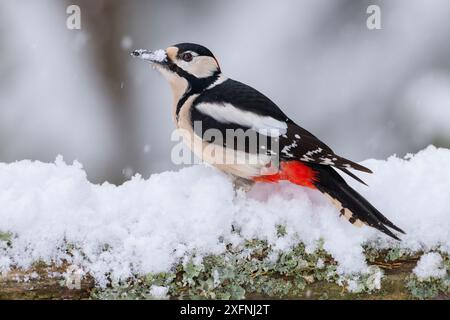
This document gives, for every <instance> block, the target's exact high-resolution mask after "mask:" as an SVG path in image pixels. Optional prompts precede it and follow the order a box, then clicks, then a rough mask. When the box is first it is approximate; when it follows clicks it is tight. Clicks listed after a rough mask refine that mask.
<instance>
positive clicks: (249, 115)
mask: <svg viewBox="0 0 450 320" xmlns="http://www.w3.org/2000/svg"><path fill="white" fill-rule="evenodd" d="M195 107H196V108H197V110H198V111H200V112H201V113H203V114H205V115H208V116H210V117H212V118H214V119H216V120H217V121H219V122H222V123H236V124H239V125H242V126H244V127H249V128H251V129H253V130H256V131H258V132H261V133H262V132H263V131H264V132H266V133H273V132H278V134H277V135H278V136H280V135H282V134H285V133H286V131H287V124H286V123H285V122H283V121H279V120H277V119H274V118H272V117H269V116H260V115H257V114H255V113H253V112H248V111H244V110H241V109H239V108H236V107H235V106H233V105H232V104H229V103H224V104H214V103H200V104H198V105H197V106H195ZM271 135H272V136H273V134H271Z"/></svg>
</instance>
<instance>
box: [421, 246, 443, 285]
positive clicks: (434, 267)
mask: <svg viewBox="0 0 450 320" xmlns="http://www.w3.org/2000/svg"><path fill="white" fill-rule="evenodd" d="M413 273H414V274H415V275H416V276H417V278H419V279H420V280H424V279H429V278H437V279H440V278H443V277H445V275H446V274H447V271H446V270H445V268H443V265H442V257H441V255H440V254H439V253H437V252H430V253H427V254H424V255H423V256H422V257H420V260H419V262H417V266H416V267H415V268H414V270H413Z"/></svg>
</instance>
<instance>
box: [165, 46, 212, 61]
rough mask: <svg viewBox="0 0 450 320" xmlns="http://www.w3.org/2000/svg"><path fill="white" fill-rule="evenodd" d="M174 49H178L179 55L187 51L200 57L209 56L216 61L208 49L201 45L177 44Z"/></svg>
mask: <svg viewBox="0 0 450 320" xmlns="http://www.w3.org/2000/svg"><path fill="white" fill-rule="evenodd" d="M174 47H177V48H178V54H181V53H183V52H186V51H192V52H196V53H198V55H199V56H207V57H212V58H214V59H215V57H214V55H213V54H212V52H211V51H210V50H209V49H208V48H206V47H204V46H201V45H199V44H195V43H188V42H185V43H179V44H176V45H174Z"/></svg>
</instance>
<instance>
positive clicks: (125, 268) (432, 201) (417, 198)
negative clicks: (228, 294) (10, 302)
mask: <svg viewBox="0 0 450 320" xmlns="http://www.w3.org/2000/svg"><path fill="white" fill-rule="evenodd" d="M363 164H364V165H365V166H368V167H369V168H371V169H372V170H373V171H374V174H373V175H364V176H363V177H362V178H364V179H365V180H366V182H367V183H368V184H369V186H370V187H366V186H363V185H359V184H356V183H353V182H351V183H352V184H353V185H354V187H355V188H357V189H358V190H359V191H360V192H361V193H362V194H363V195H364V196H366V197H367V198H368V199H369V200H370V201H371V202H372V203H373V204H374V205H375V206H376V207H377V208H378V209H380V211H381V212H383V213H384V214H385V215H386V216H387V217H388V218H389V219H391V220H392V221H393V222H394V223H395V224H396V225H398V226H399V227H401V228H402V229H403V230H405V231H406V233H407V234H406V235H404V236H402V242H400V243H399V242H397V241H395V240H392V239H389V238H388V237H386V236H385V235H383V234H381V233H380V232H378V231H376V230H374V229H371V228H369V227H363V228H356V227H354V226H352V225H351V224H349V223H348V222H347V221H345V220H343V219H341V218H339V215H338V213H337V211H336V209H335V208H334V207H333V206H332V205H331V204H330V203H328V202H327V200H326V199H325V198H324V197H322V195H321V194H319V193H317V192H315V191H312V190H307V189H304V188H301V187H297V186H294V185H291V184H288V183H285V184H280V185H267V184H260V185H257V186H256V187H254V189H253V190H252V191H250V193H249V194H244V193H241V192H239V193H237V194H236V193H235V191H234V190H233V187H232V183H231V181H230V180H229V178H228V177H227V176H225V175H224V174H222V173H220V172H219V171H217V170H215V169H214V168H211V167H207V166H203V165H197V166H193V167H190V168H185V169H182V170H180V171H178V172H164V173H160V174H154V175H152V176H151V177H150V178H149V179H147V180H145V179H143V178H141V177H140V176H135V177H133V178H132V179H131V180H130V181H128V182H126V183H124V184H123V185H120V186H114V185H111V184H107V183H105V184H102V185H96V184H92V183H90V182H89V181H88V180H87V178H86V173H85V171H84V170H83V168H82V165H81V164H79V163H73V164H71V165H70V164H66V163H65V162H64V161H63V159H62V158H61V157H59V158H57V159H56V161H55V163H41V162H32V161H19V162H15V163H10V164H2V163H0V232H3V233H5V232H8V233H11V234H12V235H13V236H12V238H13V239H12V243H11V244H10V245H8V244H7V243H6V242H5V241H3V242H2V241H0V271H7V270H8V269H9V268H10V267H11V266H18V267H23V268H27V267H29V266H30V265H31V264H32V263H33V262H35V261H38V260H43V261H46V262H56V263H58V262H61V261H63V260H67V261H69V263H71V264H75V265H78V266H80V267H81V268H82V269H83V270H84V271H85V272H88V273H90V274H92V275H93V276H94V277H95V279H96V280H97V281H98V283H99V284H100V285H104V284H106V276H105V275H106V274H107V273H110V276H111V278H112V279H124V278H127V277H129V276H131V275H136V274H146V273H149V272H161V271H168V270H170V269H171V267H173V266H174V264H176V263H177V262H180V261H183V259H186V258H188V257H191V256H192V255H195V256H196V257H201V256H204V255H208V254H220V253H222V252H224V251H225V250H226V245H227V244H229V243H232V244H236V245H238V244H239V243H242V242H243V241H244V240H245V239H252V238H257V239H261V240H267V241H268V243H269V244H271V245H272V246H273V248H274V251H275V253H276V252H277V251H286V250H289V249H290V248H291V247H292V246H293V245H295V244H297V243H298V242H300V241H301V242H304V243H305V245H306V248H307V250H314V249H315V248H316V247H317V245H318V242H319V239H323V247H324V248H325V249H326V250H327V251H328V252H329V253H330V254H331V255H332V256H333V257H334V258H335V260H336V261H337V262H338V264H339V267H338V271H339V272H341V273H343V274H351V273H359V272H365V271H366V270H367V265H366V262H365V257H364V254H363V247H362V246H363V245H364V244H369V245H371V246H375V247H379V248H386V247H394V246H400V247H401V248H405V249H408V250H411V251H424V252H427V251H429V250H432V249H439V250H441V251H442V252H449V251H450V209H449V203H450V170H449V169H448V168H450V150H448V149H437V148H435V147H432V146H430V147H428V148H427V149H425V150H423V151H421V152H419V153H418V154H416V155H414V156H412V155H411V156H408V157H407V158H406V159H400V158H397V157H395V156H392V157H390V158H389V159H388V160H386V161H381V160H367V161H364V162H363ZM279 225H283V226H285V227H286V231H287V234H286V235H285V236H283V237H280V236H278V235H277V226H279ZM233 229H234V230H239V233H237V232H236V231H233ZM68 252H70V254H68ZM433 261H434V260H433ZM425 262H426V261H425ZM425 262H424V263H422V265H421V266H420V268H419V267H418V269H417V272H418V273H420V274H427V271H426V270H424V269H426V268H427V266H430V268H434V269H435V265H436V263H425Z"/></svg>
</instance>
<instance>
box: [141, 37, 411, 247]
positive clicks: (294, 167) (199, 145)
mask: <svg viewBox="0 0 450 320" xmlns="http://www.w3.org/2000/svg"><path fill="white" fill-rule="evenodd" d="M132 55H133V56H135V57H139V58H141V59H144V60H147V61H150V62H151V63H152V64H153V66H154V67H155V68H156V69H157V70H158V71H159V72H160V73H162V75H163V76H164V77H165V78H166V79H167V80H168V82H169V84H170V86H171V89H172V94H173V111H172V112H173V118H174V121H175V125H176V127H177V128H178V129H180V130H181V132H182V136H183V139H184V142H185V143H186V144H187V145H188V146H189V147H190V148H191V150H192V151H193V152H194V154H196V155H197V156H199V157H200V158H201V159H202V160H204V161H206V162H209V163H211V164H213V165H214V166H216V167H217V168H219V169H220V170H222V171H224V172H226V173H229V174H232V175H234V176H236V177H239V178H240V179H245V180H247V181H253V182H271V183H276V182H278V181H281V180H287V181H290V182H291V183H294V184H296V185H300V186H304V187H308V188H312V189H317V190H319V191H320V192H322V193H323V194H324V195H325V196H326V197H327V198H329V199H330V200H331V201H332V202H333V204H334V205H335V206H336V207H337V208H338V210H339V212H340V215H341V216H343V217H345V218H346V219H347V220H348V221H350V223H352V224H354V225H356V226H362V225H363V224H366V225H369V226H371V227H374V228H376V229H378V230H380V231H382V232H384V233H385V234H387V235H389V236H391V237H392V238H394V239H397V240H399V238H398V237H397V236H396V235H395V234H394V233H393V232H392V231H391V230H390V229H389V228H392V229H394V230H396V231H398V232H401V233H404V232H403V231H402V230H401V229H400V228H398V227H397V226H395V225H394V224H393V223H392V222H391V221H389V220H388V219H387V218H386V217H385V216H383V215H382V214H381V213H380V212H379V211H378V210H377V209H376V208H375V207H374V206H372V205H371V204H370V203H369V202H368V201H367V200H366V199H365V198H364V197H362V196H361V195H360V194H359V193H358V192H356V191H355V190H354V189H352V188H351V187H350V186H349V185H348V184H347V183H346V182H345V180H344V179H343V178H342V177H341V176H340V175H339V174H338V173H337V172H336V170H335V169H339V170H341V171H342V172H344V173H345V174H347V175H349V176H350V177H352V178H354V179H356V180H357V181H359V182H361V183H364V182H363V181H362V180H361V179H360V178H358V177H357V176H356V175H354V174H353V173H352V172H350V171H349V169H354V170H359V171H363V172H367V173H372V171H371V170H370V169H368V168H366V167H364V166H362V165H359V164H357V163H354V162H352V161H350V160H347V159H345V158H343V157H340V156H338V155H336V154H335V153H334V152H333V150H331V148H330V147H328V146H327V145H326V144H324V143H323V142H322V141H320V140H319V139H318V138H317V137H315V136H314V135H313V134H311V133H310V132H308V131H307V130H305V129H303V128H302V127H300V126H298V125H297V124H296V123H295V122H294V121H292V120H291V119H290V118H289V117H288V116H287V115H285V114H284V113H283V111H281V110H280V108H278V106H277V105H276V104H275V103H273V102H272V101H271V100H270V99H269V98H267V97H266V96H265V95H263V94H262V93H260V92H258V91H257V90H255V89H253V88H252V87H249V86H247V85H245V84H243V83H240V82H238V81H235V80H232V79H228V78H226V77H225V76H224V75H223V74H222V72H221V70H220V66H219V63H218V61H217V59H216V58H215V57H214V55H213V54H212V53H211V51H210V50H208V49H207V48H205V47H203V46H201V45H197V44H193V43H180V44H177V45H174V46H171V47H168V48H167V49H165V50H158V51H155V52H152V51H148V50H142V49H141V50H136V51H133V52H132ZM197 124H200V126H198V125H197ZM230 130H231V131H235V132H236V131H239V132H244V134H245V139H244V144H243V145H242V144H239V143H235V142H236V141H235V140H236V135H235V136H233V138H232V141H230V139H223V138H222V139H218V138H217V136H218V135H221V136H222V137H227V135H229V131H230ZM211 131H212V132H214V134H211ZM249 132H250V134H249ZM251 136H253V137H256V139H254V141H256V147H253V148H252V146H251V143H252V142H251V140H252V139H247V138H249V137H251ZM224 155H226V156H227V157H226V159H227V160H226V161H224ZM228 156H231V157H228ZM255 157H257V158H258V159H257V160H255V159H254V158H255ZM219 158H220V159H219ZM230 159H232V161H230ZM243 159H244V161H243ZM388 227H389V228H388Z"/></svg>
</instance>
